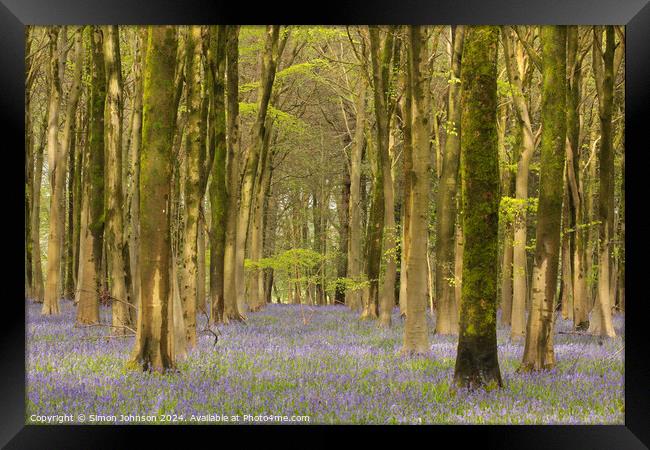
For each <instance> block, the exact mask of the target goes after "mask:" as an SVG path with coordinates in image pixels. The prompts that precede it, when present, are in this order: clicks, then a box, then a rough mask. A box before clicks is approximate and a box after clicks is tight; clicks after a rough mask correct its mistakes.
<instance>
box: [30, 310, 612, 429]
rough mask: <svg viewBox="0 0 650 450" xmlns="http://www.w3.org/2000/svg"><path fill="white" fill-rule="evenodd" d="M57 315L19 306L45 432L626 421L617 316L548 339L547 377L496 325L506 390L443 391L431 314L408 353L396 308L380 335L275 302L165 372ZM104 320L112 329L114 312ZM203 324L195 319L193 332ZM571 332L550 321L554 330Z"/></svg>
mask: <svg viewBox="0 0 650 450" xmlns="http://www.w3.org/2000/svg"><path fill="white" fill-rule="evenodd" d="M61 306H62V314H60V315H59V316H56V317H44V316H41V315H40V305H36V304H31V303H29V304H28V305H27V308H26V310H27V333H26V337H27V340H26V352H27V372H28V373H27V412H26V416H27V417H26V420H27V423H42V421H39V420H34V419H33V418H30V416H32V415H33V414H38V415H60V414H71V415H72V418H73V419H72V421H73V423H80V422H81V420H80V419H79V415H83V416H82V417H84V418H85V423H97V422H93V421H92V419H91V417H90V416H91V415H104V416H107V417H109V419H105V420H115V422H117V423H125V420H127V418H124V417H122V414H124V415H133V416H135V415H155V416H157V417H158V419H157V422H156V423H161V421H162V420H163V419H166V420H165V422H169V421H171V422H174V421H175V420H179V421H183V422H189V421H193V419H192V415H194V416H206V415H208V414H212V415H213V416H212V417H211V419H210V420H212V422H210V423H223V416H224V415H227V416H234V415H239V417H240V420H239V422H238V423H251V422H250V420H251V419H249V420H248V421H245V420H244V415H250V416H258V415H267V416H268V415H274V416H275V415H282V416H288V417H289V418H291V416H309V423H373V424H384V423H435V424H452V423H453V424H455V423H472V424H473V423H491V424H492V423H494V424H583V423H585V424H623V421H624V411H625V409H624V373H623V371H624V357H625V351H624V318H623V316H622V315H617V316H616V317H615V319H614V324H615V328H616V332H617V334H618V337H616V338H614V339H605V340H601V339H600V338H598V337H595V336H588V335H575V334H556V336H555V354H556V359H557V367H556V368H555V369H553V370H551V371H548V372H542V373H527V374H521V373H517V372H516V369H517V367H518V366H519V363H520V361H521V357H522V353H523V344H521V343H519V344H513V343H511V342H510V340H509V331H508V330H507V329H505V328H501V327H500V328H499V331H498V346H499V364H500V367H501V374H502V377H503V384H504V385H503V388H502V389H495V390H490V391H475V392H468V391H466V390H456V389H454V388H453V384H452V383H451V382H452V377H453V372H454V362H455V356H456V345H457V338H456V337H450V336H434V335H433V334H431V333H432V331H431V330H433V320H432V319H431V318H430V317H429V321H430V323H429V325H430V327H429V330H430V342H431V351H430V354H429V355H427V356H426V357H405V356H402V355H400V353H399V350H400V348H401V345H402V334H403V331H404V323H403V321H402V320H401V319H400V318H399V317H398V315H397V312H396V313H395V315H394V317H393V327H392V328H391V329H388V330H386V329H379V328H377V325H376V322H369V321H364V322H360V321H358V320H357V314H355V313H353V312H351V311H349V310H348V309H347V308H346V307H344V306H324V307H310V306H299V305H275V304H274V305H269V306H267V307H266V309H264V310H263V311H261V312H257V313H250V314H249V319H248V322H247V324H235V325H229V326H220V327H219V330H220V333H221V336H220V338H219V341H218V343H217V344H216V345H215V343H214V337H213V336H212V335H211V334H209V333H203V334H201V335H200V337H199V342H198V345H197V348H196V349H194V350H193V351H191V352H190V353H189V355H188V357H187V359H186V360H185V361H183V362H181V363H179V365H178V368H179V371H177V372H175V373H169V374H165V375H159V374H147V373H142V372H139V371H134V370H131V369H128V368H127V367H126V362H127V360H128V358H129V355H130V353H131V349H132V347H133V337H126V338H112V339H105V338H103V337H102V336H105V335H107V334H110V332H109V329H108V328H104V327H93V328H75V327H73V323H74V317H75V311H74V307H73V305H72V304H71V302H68V301H64V302H62V305H61ZM101 316H102V321H103V322H105V323H109V310H108V308H106V307H102V312H101ZM204 326H205V320H201V321H200V322H199V325H198V328H197V329H199V330H200V329H203V328H204ZM570 330H571V323H570V322H568V321H564V320H562V319H561V317H560V318H558V323H557V326H556V331H557V332H569V331H570ZM111 417H112V419H111ZM204 419H205V418H204ZM267 419H268V417H267ZM215 420H217V421H218V422H214V421H215ZM253 420H255V419H253ZM262 420H264V419H263V418H257V423H259V422H260V421H262ZM133 421H134V420H133V418H131V422H133ZM115 422H111V423H115ZM304 422H305V420H303V423H304ZM99 423H106V422H99ZM229 423H232V421H230V422H229ZM265 423H269V422H265ZM273 423H278V422H277V421H275V422H273Z"/></svg>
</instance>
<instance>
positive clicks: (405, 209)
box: [398, 29, 413, 317]
mask: <svg viewBox="0 0 650 450" xmlns="http://www.w3.org/2000/svg"><path fill="white" fill-rule="evenodd" d="M407 30H408V29H407ZM406 47H407V49H408V44H407V45H406ZM405 72H406V73H405V80H404V90H405V95H404V97H403V102H402V103H403V104H402V108H401V111H402V117H401V119H402V120H401V123H402V135H403V150H402V153H403V155H404V161H403V163H402V165H403V173H404V188H403V189H404V193H403V195H402V209H401V213H402V218H401V225H402V227H401V228H402V236H401V247H400V250H401V251H400V259H401V260H400V277H399V282H400V284H399V311H400V315H401V316H402V317H404V316H406V311H407V304H408V292H407V287H408V282H407V280H408V279H407V270H406V263H407V261H408V254H409V251H410V249H411V241H410V239H409V236H410V234H409V233H410V227H411V221H412V213H411V208H412V206H413V201H412V193H413V179H412V175H413V136H412V124H413V114H412V97H413V96H412V93H411V86H412V79H411V75H412V74H411V71H410V69H409V70H406V71H405ZM399 112H400V110H398V114H399Z"/></svg>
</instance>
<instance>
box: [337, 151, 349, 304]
mask: <svg viewBox="0 0 650 450" xmlns="http://www.w3.org/2000/svg"><path fill="white" fill-rule="evenodd" d="M346 158H347V157H346ZM347 166H348V168H349V162H348V163H347ZM350 185H351V180H350V171H349V169H348V170H346V171H345V173H344V174H343V183H342V184H341V195H340V197H339V199H338V201H337V205H336V210H337V212H338V219H339V252H340V253H341V256H340V257H339V258H337V264H336V276H337V278H345V277H346V276H347V273H348V250H349V248H350V245H349V243H348V242H349V240H350V219H349V217H348V215H349V213H350ZM345 295H346V294H345V289H344V287H343V286H340V285H338V284H337V285H336V289H335V292H334V301H335V302H336V303H339V304H345V303H346V302H345Z"/></svg>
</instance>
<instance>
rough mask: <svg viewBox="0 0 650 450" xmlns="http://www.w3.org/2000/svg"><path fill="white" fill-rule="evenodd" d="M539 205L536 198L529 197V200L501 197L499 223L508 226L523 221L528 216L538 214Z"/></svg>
mask: <svg viewBox="0 0 650 450" xmlns="http://www.w3.org/2000/svg"><path fill="white" fill-rule="evenodd" d="M537 205H538V199H537V198H536V197H529V198H528V199H518V198H514V197H501V202H500V204H499V221H501V222H502V223H504V224H508V223H513V222H515V221H518V220H522V219H523V218H525V217H526V215H527V214H535V213H537ZM524 213H525V214H524Z"/></svg>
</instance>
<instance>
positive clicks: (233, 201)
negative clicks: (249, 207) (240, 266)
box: [215, 25, 244, 323]
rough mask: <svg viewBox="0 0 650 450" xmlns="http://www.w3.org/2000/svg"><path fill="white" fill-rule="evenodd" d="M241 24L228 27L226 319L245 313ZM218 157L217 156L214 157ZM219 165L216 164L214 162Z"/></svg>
mask: <svg viewBox="0 0 650 450" xmlns="http://www.w3.org/2000/svg"><path fill="white" fill-rule="evenodd" d="M238 45H239V26H237V25H233V26H227V27H226V83H227V91H226V96H227V103H226V107H227V114H226V117H227V124H226V126H227V136H228V140H227V146H228V151H227V155H226V189H227V193H228V197H227V198H228V201H227V205H226V206H227V207H226V210H225V211H226V232H225V238H224V257H223V259H224V269H223V279H224V287H223V301H224V309H223V322H224V323H229V322H231V321H241V320H243V319H244V316H243V315H242V313H241V312H240V310H239V304H238V301H237V283H236V266H237V259H236V257H237V216H238V208H239V204H238V201H239V192H240V185H239V183H240V170H239V166H240V149H239V146H240V144H239V68H238V58H239V50H238ZM215 158H216V156H215ZM215 165H216V163H215Z"/></svg>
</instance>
